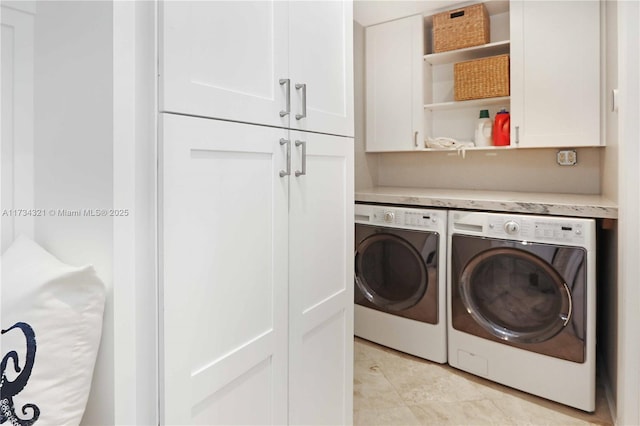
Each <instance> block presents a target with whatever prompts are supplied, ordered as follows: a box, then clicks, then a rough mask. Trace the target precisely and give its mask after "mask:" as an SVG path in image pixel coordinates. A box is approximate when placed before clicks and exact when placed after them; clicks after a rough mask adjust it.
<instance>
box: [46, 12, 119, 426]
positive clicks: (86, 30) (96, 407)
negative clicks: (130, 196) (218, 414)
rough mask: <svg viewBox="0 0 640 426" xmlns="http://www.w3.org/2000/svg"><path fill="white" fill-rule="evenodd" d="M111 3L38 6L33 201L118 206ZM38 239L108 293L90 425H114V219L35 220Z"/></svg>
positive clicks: (49, 205)
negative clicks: (86, 268) (91, 269)
mask: <svg viewBox="0 0 640 426" xmlns="http://www.w3.org/2000/svg"><path fill="white" fill-rule="evenodd" d="M112 7H113V6H112V4H111V3H110V2H98V1H92V2H82V1H72V2H65V1H39V2H38V3H37V13H36V18H35V23H36V25H35V75H34V80H35V126H34V129H35V138H34V139H35V143H34V153H35V159H34V169H35V203H36V205H37V207H39V208H46V209H69V210H73V209H85V208H86V209H89V208H93V209H97V208H107V209H108V208H112V207H113V142H112V141H113V82H112V55H113V53H112V52H113V46H112V43H113V41H112V36H113V34H112V31H113V30H112V28H113V22H112ZM35 237H36V240H37V241H38V242H39V243H40V244H42V245H43V246H44V247H45V248H46V249H48V250H49V251H51V252H52V253H53V254H54V255H56V256H58V257H59V258H60V259H61V260H62V261H64V262H66V263H70V264H74V265H81V264H93V265H94V266H95V268H96V271H97V273H98V275H99V276H100V277H101V278H102V280H103V281H104V282H105V284H106V285H107V288H108V295H107V302H106V303H107V304H106V309H105V317H104V324H105V326H104V329H103V332H102V341H101V350H100V353H99V356H98V361H97V366H96V372H95V374H94V378H93V386H92V391H91V395H90V400H89V403H88V407H87V412H86V414H85V416H84V420H83V422H84V423H85V424H110V423H113V405H114V397H113V394H114V392H113V387H114V375H115V371H114V368H113V353H112V348H113V335H114V330H113V326H112V324H113V293H112V276H113V274H112V268H113V259H112V254H113V221H112V219H111V218H110V217H54V216H47V217H45V218H41V219H40V220H38V221H36V224H35Z"/></svg>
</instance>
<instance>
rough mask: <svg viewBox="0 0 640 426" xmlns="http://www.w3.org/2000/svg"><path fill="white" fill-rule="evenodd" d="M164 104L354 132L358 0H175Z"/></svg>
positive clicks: (166, 33)
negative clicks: (354, 16) (354, 9)
mask: <svg viewBox="0 0 640 426" xmlns="http://www.w3.org/2000/svg"><path fill="white" fill-rule="evenodd" d="M160 20H161V25H160V44H161V55H160V110H161V111H163V112H174V113H181V114H189V115H194V116H202V117H211V118H219V119H226V120H233V121H240V122H248V123H259V124H264V125H270V126H278V127H292V128H297V129H301V130H308V131H317V132H322V133H330V134H337V135H347V136H353V59H352V56H353V55H352V52H353V27H352V26H353V20H352V4H351V2H348V1H344V2H326V1H312V2H283V1H249V2H237V1H220V2H218V1H215V2H202V1H194V2H191V1H166V2H162V3H161V8H160Z"/></svg>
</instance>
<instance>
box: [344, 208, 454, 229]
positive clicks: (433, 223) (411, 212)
mask: <svg viewBox="0 0 640 426" xmlns="http://www.w3.org/2000/svg"><path fill="white" fill-rule="evenodd" d="M446 218H447V216H446V212H443V211H437V210H423V209H411V208H401V207H391V206H389V207H383V206H366V205H356V218H355V219H356V223H369V224H371V225H382V226H388V227H391V228H406V229H429V230H438V229H440V228H442V227H445V226H446Z"/></svg>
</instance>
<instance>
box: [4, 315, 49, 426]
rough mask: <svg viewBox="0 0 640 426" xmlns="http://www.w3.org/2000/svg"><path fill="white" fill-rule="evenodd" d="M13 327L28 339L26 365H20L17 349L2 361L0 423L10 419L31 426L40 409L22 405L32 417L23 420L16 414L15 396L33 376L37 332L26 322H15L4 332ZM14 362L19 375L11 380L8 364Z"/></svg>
mask: <svg viewBox="0 0 640 426" xmlns="http://www.w3.org/2000/svg"><path fill="white" fill-rule="evenodd" d="M13 329H19V330H21V331H22V333H23V334H24V337H25V339H26V344H27V345H26V348H27V351H26V357H25V363H24V366H23V367H22V368H21V367H20V360H19V359H18V353H17V352H16V351H9V352H8V353H7V354H6V355H5V356H4V357H3V358H2V363H0V369H2V378H1V379H0V380H1V382H0V424H2V423H4V422H6V421H9V423H11V424H12V425H16V426H18V425H19V426H30V425H32V424H34V423H35V422H36V420H38V417H40V409H39V408H38V407H37V406H36V405H35V404H25V405H24V406H23V407H22V410H21V411H22V415H23V416H27V412H28V411H29V409H30V411H31V414H32V416H31V418H30V419H27V420H23V419H21V418H19V417H18V416H17V415H16V410H15V407H14V405H13V404H14V403H13V397H14V396H15V395H17V394H18V393H20V392H21V391H22V390H23V389H24V388H25V386H26V385H27V382H28V381H29V376H31V370H32V369H33V364H34V362H35V359H36V334H35V333H34V331H33V329H32V328H31V326H30V325H29V324H27V323H25V322H18V323H15V324H14V325H13V326H11V327H9V328H8V329H6V330H2V334H5V333H8V332H9V331H11V330H13ZM9 360H11V364H13V369H14V371H15V372H16V373H19V374H18V376H17V377H16V378H15V379H14V380H13V381H11V380H9V378H8V377H7V364H9Z"/></svg>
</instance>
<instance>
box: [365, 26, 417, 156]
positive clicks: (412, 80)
mask: <svg viewBox="0 0 640 426" xmlns="http://www.w3.org/2000/svg"><path fill="white" fill-rule="evenodd" d="M365 31H366V33H365V34H366V35H365V37H366V59H365V61H366V66H365V69H366V76H365V78H366V99H367V103H366V150H367V151H369V152H383V151H413V150H416V149H421V148H424V143H423V142H422V140H423V139H424V133H423V121H422V116H423V113H422V107H423V77H422V72H423V71H422V57H423V55H424V47H423V43H424V34H423V33H424V22H423V18H422V16H421V15H416V16H410V17H408V18H403V19H398V20H395V21H391V22H386V23H382V24H378V25H373V26H370V27H367V28H366V30H365Z"/></svg>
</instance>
